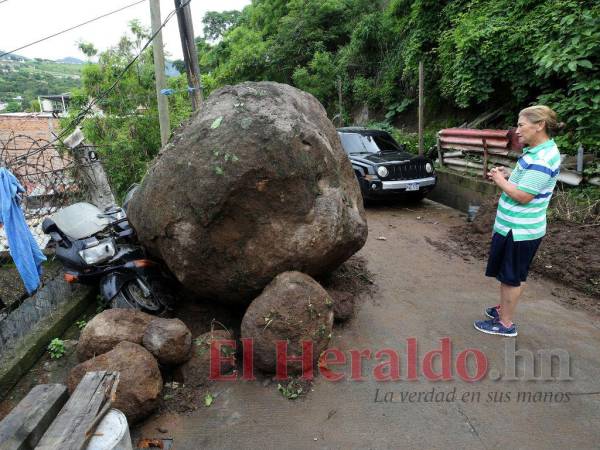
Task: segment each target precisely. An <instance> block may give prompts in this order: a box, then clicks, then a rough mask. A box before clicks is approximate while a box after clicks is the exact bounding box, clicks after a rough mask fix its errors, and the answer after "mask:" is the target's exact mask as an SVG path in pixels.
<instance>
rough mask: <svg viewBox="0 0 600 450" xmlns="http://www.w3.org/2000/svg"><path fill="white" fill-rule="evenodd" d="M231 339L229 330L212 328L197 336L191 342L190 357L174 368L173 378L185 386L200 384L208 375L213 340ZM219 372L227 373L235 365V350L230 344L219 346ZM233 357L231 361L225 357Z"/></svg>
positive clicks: (203, 383)
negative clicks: (220, 358) (220, 359)
mask: <svg viewBox="0 0 600 450" xmlns="http://www.w3.org/2000/svg"><path fill="white" fill-rule="evenodd" d="M224 339H229V340H232V339H233V336H232V335H231V333H229V331H225V330H213V331H209V332H208V333H204V334H202V335H200V336H198V337H197V338H196V339H194V340H193V342H192V352H191V354H192V357H191V358H190V359H189V361H187V362H186V363H185V364H182V365H181V366H179V367H178V368H177V369H176V372H175V378H177V379H179V380H181V382H182V383H183V384H185V385H187V386H192V387H196V386H202V385H205V384H206V383H207V382H208V381H209V377H210V346H211V343H212V342H213V341H215V340H224ZM221 357H222V358H225V360H222V361H221V371H220V373H221V374H227V373H228V372H230V371H231V370H232V369H233V368H234V367H235V350H234V349H233V348H232V347H230V346H222V347H221ZM228 357H233V358H234V359H233V362H232V361H230V360H227V359H226V358H228Z"/></svg>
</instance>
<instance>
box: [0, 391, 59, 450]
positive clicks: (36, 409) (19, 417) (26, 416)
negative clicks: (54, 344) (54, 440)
mask: <svg viewBox="0 0 600 450" xmlns="http://www.w3.org/2000/svg"><path fill="white" fill-rule="evenodd" d="M68 397H69V396H68V394H67V387H66V386H64V385H62V384H39V385H37V386H35V387H34V388H33V389H31V390H30V391H29V393H28V394H27V395H26V396H25V398H24V399H23V400H21V401H20V402H19V404H18V405H17V406H16V407H15V408H14V409H13V410H12V411H11V412H10V413H9V414H8V415H7V416H6V417H5V418H4V419H3V420H2V422H0V450H29V449H32V448H34V447H35V446H36V445H37V443H38V442H39V440H40V438H41V437H42V435H43V434H44V432H45V431H46V429H47V428H48V427H49V426H50V424H51V423H52V421H53V420H54V418H55V417H56V415H57V414H58V412H59V411H60V409H61V408H62V407H63V405H64V404H65V402H66V401H67V398H68Z"/></svg>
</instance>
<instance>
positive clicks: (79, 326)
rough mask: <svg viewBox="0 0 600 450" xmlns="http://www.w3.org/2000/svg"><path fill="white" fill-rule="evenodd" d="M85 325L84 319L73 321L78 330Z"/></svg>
mask: <svg viewBox="0 0 600 450" xmlns="http://www.w3.org/2000/svg"><path fill="white" fill-rule="evenodd" d="M86 325H87V322H86V321H85V320H78V321H77V322H75V326H77V328H79V329H80V330H83V329H84V328H85V326H86Z"/></svg>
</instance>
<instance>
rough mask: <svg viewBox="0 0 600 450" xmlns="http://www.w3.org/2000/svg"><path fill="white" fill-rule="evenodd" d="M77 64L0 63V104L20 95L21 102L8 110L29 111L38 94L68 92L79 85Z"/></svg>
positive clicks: (43, 62)
mask: <svg viewBox="0 0 600 450" xmlns="http://www.w3.org/2000/svg"><path fill="white" fill-rule="evenodd" d="M81 68H82V66H81V65H80V64H61V63H57V62H54V61H48V60H45V59H35V60H25V61H23V62H19V61H12V60H1V61H0V101H4V102H11V101H12V99H13V98H15V97H17V96H21V97H22V98H23V100H22V102H20V103H19V102H17V104H13V105H11V111H2V112H19V111H24V110H25V109H32V105H31V103H32V102H34V101H37V97H38V95H52V94H61V93H63V92H70V91H71V90H73V89H74V88H76V87H78V86H79V85H80V84H81V83H80V72H81Z"/></svg>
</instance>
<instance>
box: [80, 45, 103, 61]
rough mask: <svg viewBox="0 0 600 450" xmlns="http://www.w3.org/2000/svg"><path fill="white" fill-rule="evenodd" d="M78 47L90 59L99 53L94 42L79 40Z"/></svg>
mask: <svg viewBox="0 0 600 450" xmlns="http://www.w3.org/2000/svg"><path fill="white" fill-rule="evenodd" d="M77 47H78V48H79V50H81V52H82V53H83V54H84V55H85V56H87V57H88V58H89V59H91V58H92V56H96V55H97V54H98V50H97V49H96V47H94V44H92V43H91V42H84V41H79V42H78V43H77Z"/></svg>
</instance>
